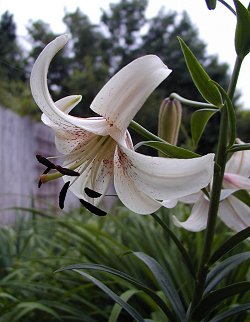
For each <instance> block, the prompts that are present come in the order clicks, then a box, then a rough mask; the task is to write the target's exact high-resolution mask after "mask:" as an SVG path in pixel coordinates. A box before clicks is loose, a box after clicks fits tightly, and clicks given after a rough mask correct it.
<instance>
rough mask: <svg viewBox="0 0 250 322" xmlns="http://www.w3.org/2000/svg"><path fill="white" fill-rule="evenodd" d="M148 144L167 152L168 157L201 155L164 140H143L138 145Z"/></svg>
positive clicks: (187, 157)
mask: <svg viewBox="0 0 250 322" xmlns="http://www.w3.org/2000/svg"><path fill="white" fill-rule="evenodd" d="M142 145H146V146H149V147H151V148H154V149H156V150H157V151H160V152H161V153H163V154H165V155H166V156H167V157H170V158H177V159H191V158H198V157H200V155H199V154H197V153H195V152H192V151H189V150H186V149H184V148H180V147H178V146H175V145H172V144H169V143H164V142H158V141H143V142H140V143H139V144H138V145H136V147H139V146H142Z"/></svg>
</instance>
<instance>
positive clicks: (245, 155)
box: [225, 139, 250, 177]
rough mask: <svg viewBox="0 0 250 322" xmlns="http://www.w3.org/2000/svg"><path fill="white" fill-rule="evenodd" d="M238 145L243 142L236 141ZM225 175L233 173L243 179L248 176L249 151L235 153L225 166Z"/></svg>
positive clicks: (249, 165)
mask: <svg viewBox="0 0 250 322" xmlns="http://www.w3.org/2000/svg"><path fill="white" fill-rule="evenodd" d="M237 143H238V144H243V143H244V142H242V141H240V140H239V139H237ZM225 172H226V173H234V174H238V175H241V176H243V177H249V176H250V150H243V151H238V152H235V153H234V154H233V155H232V157H231V158H230V159H229V161H228V162H227V164H226V169H225Z"/></svg>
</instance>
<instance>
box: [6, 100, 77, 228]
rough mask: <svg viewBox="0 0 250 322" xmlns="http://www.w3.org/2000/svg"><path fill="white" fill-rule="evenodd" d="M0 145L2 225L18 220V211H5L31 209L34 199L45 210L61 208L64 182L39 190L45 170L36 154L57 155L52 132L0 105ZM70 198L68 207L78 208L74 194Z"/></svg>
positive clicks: (54, 183)
mask: <svg viewBox="0 0 250 322" xmlns="http://www.w3.org/2000/svg"><path fill="white" fill-rule="evenodd" d="M0 144H1V145H0V169H1V175H0V225H5V224H10V223H13V222H14V221H15V220H16V211H13V210H3V209H5V208H9V207H13V206H17V207H30V206H31V201H32V197H34V200H35V206H36V207H39V208H44V207H45V206H47V205H48V204H49V205H54V206H55V209H58V206H57V205H58V193H59V191H60V188H61V186H62V180H55V181H53V182H50V183H48V184H44V185H42V187H41V188H40V189H38V187H37V182H38V178H39V175H40V174H41V173H42V172H43V170H44V169H43V167H42V166H41V165H39V164H38V163H37V161H36V158H35V155H36V154H42V155H44V156H49V155H52V156H53V155H56V154H57V152H56V149H55V145H54V135H53V133H52V131H51V129H49V128H48V127H46V126H45V125H43V124H41V123H37V122H34V121H32V120H31V119H30V118H29V117H20V116H19V115H17V114H15V113H13V112H12V111H10V110H8V109H4V108H2V107H1V106H0ZM68 199H69V200H67V201H69V202H67V205H68V207H71V206H73V205H76V199H75V198H74V197H72V195H70V194H69V198H68Z"/></svg>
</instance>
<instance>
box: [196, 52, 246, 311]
mask: <svg viewBox="0 0 250 322" xmlns="http://www.w3.org/2000/svg"><path fill="white" fill-rule="evenodd" d="M241 63H242V59H240V58H239V57H237V59H236V62H235V66H234V70H233V73H232V77H231V81H230V84H229V87H228V91H227V93H228V96H229V97H230V99H232V98H233V96H234V92H235V88H236V84H237V80H238V76H239V72H240V67H241ZM227 131H228V113H227V106H226V105H225V106H224V107H223V108H222V109H221V122H220V132H219V139H218V147H217V153H216V159H215V161H216V163H217V164H218V165H219V166H220V171H215V172H214V178H213V185H212V190H211V199H210V205H209V210H208V221H207V228H206V231H205V240H204V246H203V252H202V256H201V259H200V263H199V268H198V275H197V283H196V288H195V291H194V296H193V300H192V305H191V310H190V312H191V314H190V317H192V312H193V310H194V308H195V306H196V305H197V304H198V303H199V301H200V300H201V298H202V295H203V292H204V288H205V282H206V278H207V273H208V268H209V267H208V261H209V258H210V256H211V250H212V243H213V237H214V231H215V225H216V219H217V213H218V209H219V203H220V193H221V189H222V182H223V176H224V171H225V165H226V157H227Z"/></svg>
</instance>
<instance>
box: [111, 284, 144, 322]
mask: <svg viewBox="0 0 250 322" xmlns="http://www.w3.org/2000/svg"><path fill="white" fill-rule="evenodd" d="M138 292H140V291H138V290H127V291H126V292H124V293H122V295H120V298H121V299H122V300H123V301H124V302H128V300H129V299H130V298H131V297H132V296H134V295H135V294H137V293H138ZM121 311H122V307H121V306H120V305H118V304H117V303H115V305H114V306H113V309H112V311H111V313H110V316H109V320H108V322H117V321H118V318H119V315H120V313H121Z"/></svg>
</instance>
